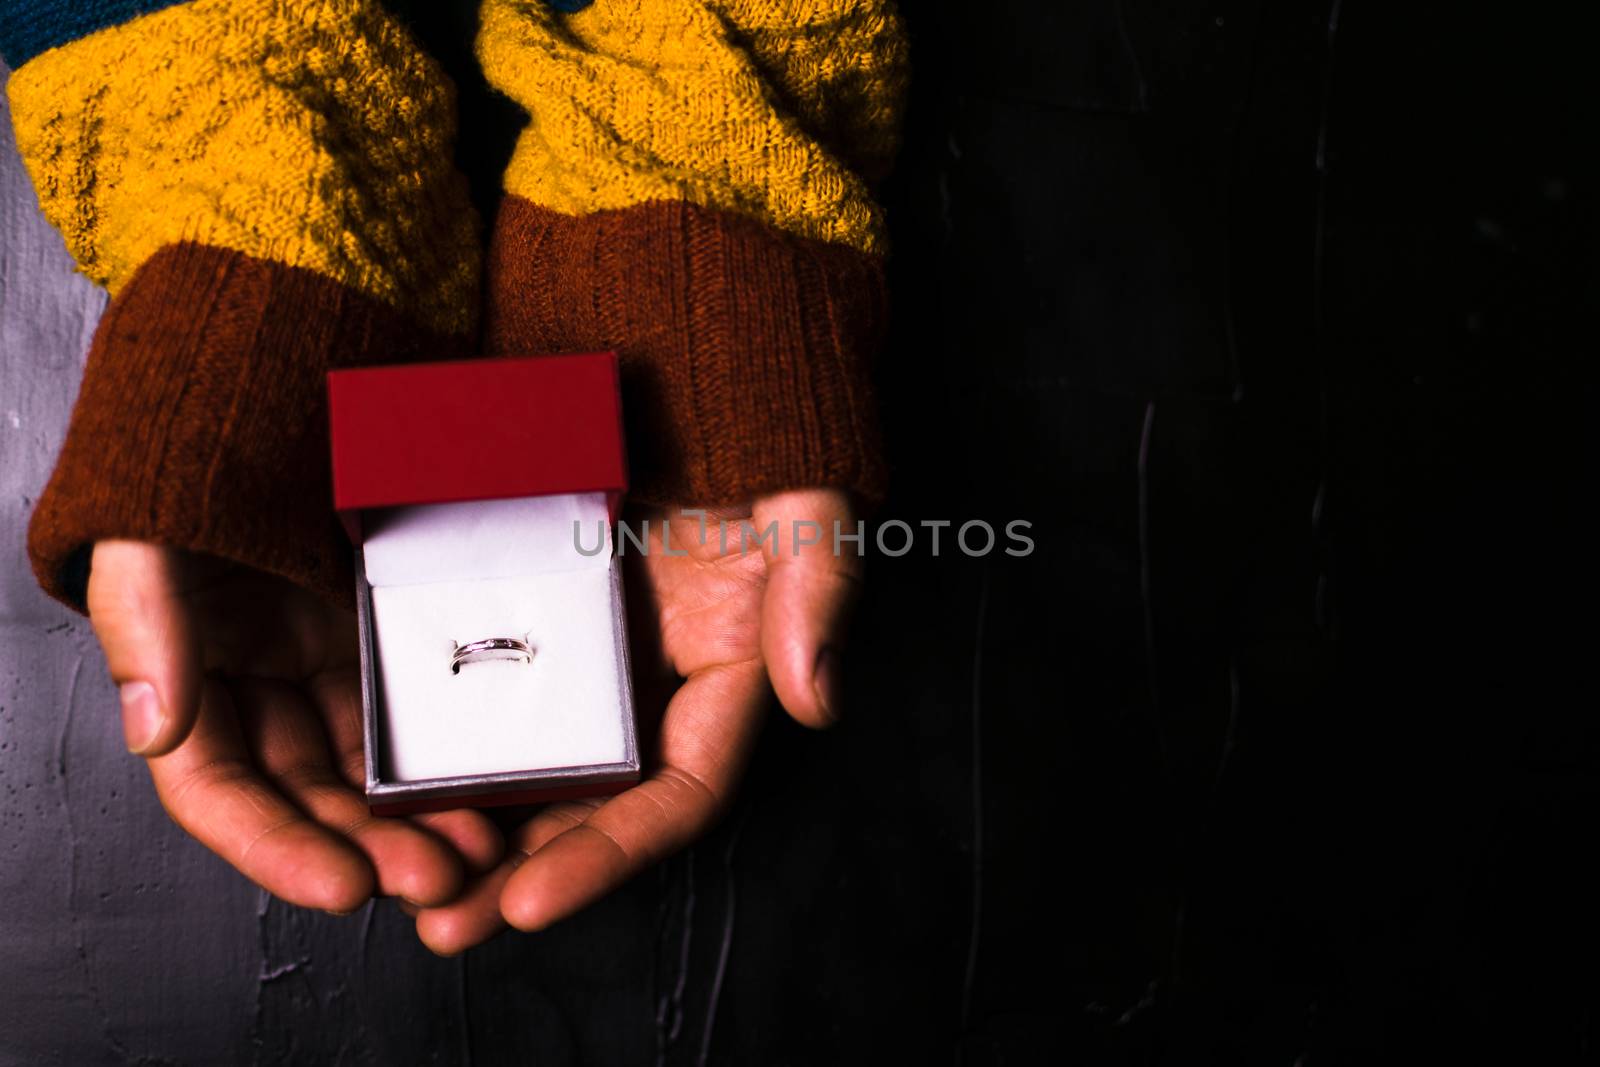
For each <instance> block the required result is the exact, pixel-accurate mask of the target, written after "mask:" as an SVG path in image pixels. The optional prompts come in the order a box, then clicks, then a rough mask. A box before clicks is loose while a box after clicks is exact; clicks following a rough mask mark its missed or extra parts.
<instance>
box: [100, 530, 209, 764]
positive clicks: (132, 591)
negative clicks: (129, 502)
mask: <svg viewBox="0 0 1600 1067" xmlns="http://www.w3.org/2000/svg"><path fill="white" fill-rule="evenodd" d="M91 560H92V562H91V565H90V570H89V590H88V604H89V621H90V622H91V623H92V624H93V626H94V631H95V635H96V636H97V637H99V638H100V645H101V647H102V648H103V649H104V650H105V655H106V665H107V666H108V667H109V668H110V669H111V678H112V680H113V681H114V682H116V683H117V686H118V690H119V693H120V696H121V701H122V730H123V738H124V740H125V741H126V742H127V745H128V750H129V751H131V752H134V753H137V754H138V755H141V756H159V755H163V754H165V753H167V752H171V751H172V750H173V749H174V748H175V747H177V745H178V744H179V743H181V742H182V741H183V739H184V737H186V736H187V735H188V733H189V730H190V728H191V727H192V726H193V724H194V720H195V715H196V714H197V713H198V711H199V706H200V671H201V663H200V650H199V643H198V641H197V639H196V633H195V627H194V625H193V614H192V612H191V610H190V608H189V605H188V602H187V600H186V599H185V591H184V587H183V569H184V560H183V555H182V553H180V552H178V551H176V550H174V549H170V548H164V547H162V546H159V545H150V544H144V543H142V542H137V541H101V542H99V543H98V544H96V545H95V547H94V554H93V556H92V557H91Z"/></svg>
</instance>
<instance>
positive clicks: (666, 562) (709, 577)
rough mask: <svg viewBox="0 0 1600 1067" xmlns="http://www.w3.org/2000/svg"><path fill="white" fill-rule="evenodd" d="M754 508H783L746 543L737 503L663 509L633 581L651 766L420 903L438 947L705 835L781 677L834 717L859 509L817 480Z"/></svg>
mask: <svg viewBox="0 0 1600 1067" xmlns="http://www.w3.org/2000/svg"><path fill="white" fill-rule="evenodd" d="M746 514H747V515H750V520H749V521H750V523H751V526H752V527H753V528H754V529H755V530H764V529H765V528H766V527H767V525H768V524H769V523H772V522H774V521H776V522H777V523H778V524H779V531H780V532H779V541H778V543H777V544H776V545H770V544H769V545H768V546H765V547H764V549H757V548H754V547H752V548H751V549H750V550H749V551H741V543H740V538H739V533H738V529H737V527H736V526H735V525H733V524H734V523H735V522H737V520H738V519H739V518H740V516H738V515H736V514H727V515H719V514H711V515H709V516H707V517H706V518H705V520H703V521H704V523H705V526H704V527H702V519H701V518H700V517H698V516H697V515H694V514H683V513H669V514H667V515H664V516H663V515H655V516H652V517H651V523H650V531H649V538H648V542H647V546H648V551H647V553H646V554H644V555H642V556H635V557H633V562H634V563H635V564H636V566H635V567H634V568H633V571H632V573H631V574H630V575H629V588H628V595H629V611H630V615H631V617H632V622H633V630H634V670H635V679H636V686H637V688H638V690H639V694H640V700H639V704H640V714H641V718H642V719H644V720H646V721H647V722H648V721H649V719H650V718H651V716H652V713H653V712H654V710H655V709H656V708H659V707H660V706H661V705H660V698H661V697H663V696H666V693H667V692H670V696H666V700H665V710H664V711H663V712H662V713H661V716H660V720H659V726H658V727H657V728H656V729H654V730H653V731H652V730H650V729H646V730H645V737H646V742H647V744H646V746H645V751H646V753H647V765H646V775H647V776H646V778H645V779H644V780H643V781H642V782H640V783H639V784H638V785H637V786H634V787H633V788H631V789H628V790H627V791H625V792H623V793H620V794H618V795H617V796H614V797H610V798H603V799H590V800H581V801H570V802H563V803H559V804H552V805H549V806H547V807H544V808H542V809H540V810H538V811H537V812H535V813H534V814H532V815H531V816H530V817H529V818H528V819H527V820H526V821H524V822H522V823H521V824H520V825H519V826H518V827H516V829H515V830H513V831H512V833H511V839H510V842H509V844H510V846H511V847H510V849H509V850H508V853H507V858H506V860H505V861H504V862H502V863H501V864H500V865H499V866H498V867H497V868H496V869H495V870H494V871H492V872H490V873H489V874H488V875H485V876H484V877H482V878H480V879H478V880H477V881H476V882H475V883H474V884H473V885H471V886H470V887H469V888H468V890H467V892H466V893H465V894H463V896H462V897H461V899H459V900H457V901H455V902H453V903H451V904H449V905H446V906H444V907H436V908H420V909H419V908H414V907H408V908H407V910H408V911H409V912H410V913H412V914H414V915H415V916H416V918H417V933H418V935H419V936H420V937H421V938H422V940H423V941H424V943H426V944H427V945H428V946H429V947H430V948H432V949H434V950H435V951H437V952H441V953H446V954H449V953H455V952H460V951H462V950H463V949H466V948H468V947H470V946H472V945H475V944H478V943H479V942H481V941H483V940H485V939H486V938H488V937H490V936H492V935H493V934H494V933H496V932H497V931H498V930H500V929H502V928H503V927H504V926H505V924H506V923H510V924H512V925H514V926H516V927H518V928H520V929H523V930H537V929H541V928H543V927H545V926H548V925H550V924H551V923H553V922H556V921H558V920H559V919H562V918H564V917H566V916H568V915H571V914H573V913H574V912H576V911H578V910H580V909H581V908H583V907H584V906H586V905H587V904H589V903H591V902H593V901H594V900H596V899H598V898H599V897H601V896H604V895H605V894H606V893H608V892H610V891H611V890H612V889H614V888H616V887H617V886H618V885H620V884H621V883H622V882H624V881H626V880H627V879H628V878H629V877H631V876H632V875H634V874H635V873H637V872H638V871H640V870H642V869H644V868H646V867H648V866H650V865H651V864H654V863H656V862H658V861H659V860H661V859H663V858H664V857H666V856H668V855H670V854H671V853H672V852H674V851H676V850H678V849H680V848H682V847H683V846H685V845H686V844H688V843H689V842H691V841H693V840H694V839H695V838H696V837H698V836H699V835H701V834H702V833H704V832H705V830H706V829H708V828H709V827H710V825H711V824H712V823H713V822H714V821H715V820H716V819H717V817H718V816H719V815H720V814H721V812H722V811H723V810H724V809H725V808H726V806H727V804H728V803H729V801H730V800H731V798H732V795H733V791H734V788H735V786H736V785H737V783H738V781H739V778H740V776H741V774H742V773H743V770H744V767H745V765H746V764H747V763H748V761H749V758H750V753H751V749H752V747H753V746H754V744H755V740H756V737H757V735H758V734H759V732H760V727H761V722H762V720H763V718H764V716H765V712H766V707H767V701H768V698H769V695H770V693H771V692H772V691H774V690H775V691H776V693H777V696H778V698H779V700H780V701H781V702H782V704H783V706H784V708H785V709H786V710H787V711H788V712H789V713H790V714H791V715H793V716H794V717H795V718H796V719H798V720H799V721H801V722H804V723H806V724H808V725H811V726H825V725H827V724H829V723H830V722H831V721H832V720H833V718H834V716H835V714H836V712H837V709H838V697H837V693H836V686H837V677H836V674H837V669H838V668H837V651H836V649H837V643H838V641H839V639H840V637H841V634H840V629H841V627H842V624H843V621H844V616H845V613H846V611H847V610H848V607H849V602H850V600H851V599H852V597H853V593H854V590H855V585H856V581H857V568H858V564H857V561H856V559H855V557H854V556H852V555H844V556H838V555H835V554H834V552H833V545H832V524H833V522H834V521H836V520H837V521H840V522H844V521H846V520H847V519H848V517H849V505H848V503H847V501H846V500H845V498H844V496H843V495H842V494H839V493H836V492H832V491H826V490H808V491H800V492H793V493H783V494H777V495H774V496H769V497H765V498H762V499H760V500H758V501H757V502H756V504H755V507H754V509H753V514H752V513H750V512H747V513H746ZM723 519H726V520H728V522H729V524H730V525H729V530H730V534H729V537H728V538H727V542H728V543H727V545H726V546H725V547H724V545H723V544H722V538H721V536H720V534H719V527H718V522H719V520H723ZM663 520H664V521H665V525H663ZM796 520H799V521H801V522H810V523H815V524H816V526H817V528H818V529H820V530H821V531H822V532H823V538H822V543H819V544H816V545H813V546H809V547H802V548H800V549H799V551H798V552H796V551H795V550H794V546H793V543H792V541H791V540H790V538H791V535H792V533H793V530H794V527H793V523H794V522H795V521H796ZM702 529H704V530H705V534H706V536H705V537H704V538H703V539H702V537H701V530H702ZM664 530H665V531H670V532H667V533H666V534H665V539H664V534H663V531H664ZM814 536H815V534H814V533H813V532H810V531H807V532H806V533H805V534H804V537H805V539H808V540H809V539H811V538H812V537H814ZM752 545H753V541H752ZM668 548H670V549H671V551H672V552H673V553H678V552H682V554H681V555H678V554H673V555H669V554H668V553H667V549H668ZM679 679H681V683H680V682H679V681H678V680H679ZM674 684H676V689H675V690H672V689H671V687H672V686H673V685H674ZM769 685H770V688H769Z"/></svg>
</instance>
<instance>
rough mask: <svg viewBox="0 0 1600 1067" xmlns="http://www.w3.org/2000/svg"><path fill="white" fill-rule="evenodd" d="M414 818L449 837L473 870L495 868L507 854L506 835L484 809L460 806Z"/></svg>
mask: <svg viewBox="0 0 1600 1067" xmlns="http://www.w3.org/2000/svg"><path fill="white" fill-rule="evenodd" d="M412 820H413V821H414V822H416V823H418V824H419V825H421V826H423V827H424V828H426V829H427V830H429V831H430V832H432V833H433V834H435V835H437V836H438V837H440V838H442V839H443V840H444V841H446V842H447V843H448V844H449V845H450V847H452V848H454V849H455V850H456V854H457V855H459V856H460V857H461V861H462V863H464V864H465V865H466V868H467V870H468V871H470V872H471V873H473V874H483V873H485V872H487V871H490V870H493V869H494V866H495V864H497V863H499V862H500V860H501V859H502V858H504V856H505V852H506V843H505V838H504V837H502V836H501V834H500V831H499V830H498V829H496V828H495V825H494V822H493V821H492V820H491V819H490V818H489V817H488V816H487V815H485V814H484V813H483V812H481V811H471V810H469V809H467V808H457V809H456V810H454V811H436V812H431V813H429V814H426V815H415V816H412Z"/></svg>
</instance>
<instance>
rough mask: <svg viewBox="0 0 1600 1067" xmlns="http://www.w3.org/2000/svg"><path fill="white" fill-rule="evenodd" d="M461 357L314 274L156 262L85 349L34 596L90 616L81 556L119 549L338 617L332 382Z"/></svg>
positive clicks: (161, 256)
mask: <svg viewBox="0 0 1600 1067" xmlns="http://www.w3.org/2000/svg"><path fill="white" fill-rule="evenodd" d="M462 348H463V345H462V343H461V342H460V341H459V340H449V339H444V338H440V337H439V336H437V335H433V334H430V333H428V332H427V331H424V330H421V329H419V328H417V327H416V326H415V325H414V324H413V323H412V322H411V321H410V320H409V319H407V318H406V317H405V316H403V315H401V314H400V313H399V312H397V311H396V310H394V309H392V308H390V307H388V306H386V305H383V304H380V303H378V302H377V301H374V300H372V299H371V298H368V297H364V296H362V295H360V294H358V293H355V292H353V291H352V290H350V289H347V288H345V287H344V286H341V285H339V284H338V283H336V282H334V281H332V280H330V279H328V278H326V277H324V276H322V275H320V274H316V273H313V272H311V271H308V270H303V269H300V268H295V267H286V266H282V265H280V264H275V263H270V262H266V261H262V260H258V259H254V258H252V257H249V256H245V255H242V254H240V253H237V252H230V251H225V250H221V249H217V248H210V247H207V246H203V245H196V244H178V245H171V246H168V247H166V248H164V249H162V250H161V251H160V252H158V253H157V254H156V255H154V256H152V257H151V258H150V259H149V260H148V261H147V262H146V263H145V264H144V265H143V266H142V267H140V269H139V270H138V272H137V273H136V274H135V275H134V277H133V278H132V279H131V280H130V281H129V282H128V284H127V285H126V286H125V287H124V288H123V290H122V291H121V292H120V293H119V294H118V295H117V297H116V299H114V300H113V301H112V302H111V305H110V307H109V308H107V310H106V313H105V315H104V317H103V318H102V319H101V321H100V325H99V328H98V330H97V331H96V333H95V338H94V343H93V345H92V346H91V348H90V350H89V359H88V365H87V367H86V368H85V370H84V376H83V385H82V387H81V389H80V392H79V394H78V401H77V404H76V406H75V407H74V408H73V412H72V419H71V422H70V424H69V426H68V430H67V437H66V441H65V443H64V444H63V446H62V450H61V455H60V458H59V459H58V461H57V463H56V468H55V471H54V473H53V474H52V475H51V478H50V482H49V484H48V486H46V488H45V491H44V494H43V496H42V497H41V498H40V500H39V503H38V506H37V507H36V508H35V510H34V513H33V520H32V523H31V525H30V527H29V531H28V534H29V536H28V550H29V554H30V556H31V557H32V560H33V567H34V572H35V574H36V575H37V576H38V579H39V583H40V584H41V585H42V586H43V587H44V589H45V591H46V592H48V593H50V594H51V595H52V596H55V597H57V598H58V599H60V600H62V601H64V602H66V603H67V604H69V605H71V606H73V607H75V608H77V609H79V610H83V607H84V594H85V589H86V581H87V577H88V569H87V561H88V554H89V551H90V549H92V547H93V545H94V543H95V542H97V541H101V540H106V539H113V538H116V539H130V540H141V541H153V542H156V543H160V544H164V545H171V546H174V547H178V548H184V549H189V550H192V551H195V552H202V553H207V554H210V555H215V556H220V557H223V558H226V559H230V560H234V561H237V562H239V563H243V564H246V565H248V566H251V567H254V568H257V569H260V570H263V571H268V572H271V573H273V574H278V575H281V576H283V577H285V578H287V579H289V580H291V581H293V582H296V583H298V584H300V585H302V586H306V587H308V588H311V589H314V590H316V591H318V592H320V593H323V594H324V595H326V596H328V597H329V598H330V599H333V600H335V601H338V602H347V601H348V600H349V599H350V596H351V591H352V586H351V582H352V580H353V575H352V572H351V552H350V546H349V543H348V541H347V540H346V539H345V538H344V536H343V534H342V533H341V532H340V530H339V528H338V524H337V522H336V521H335V519H334V516H333V512H332V503H331V501H332V494H331V491H330V488H329V474H328V430H327V398H326V385H325V375H326V373H327V371H328V370H329V369H330V368H333V367H343V366H360V365H363V364H368V363H387V362H401V361H405V360H411V359H422V358H428V359H440V358H449V357H451V356H454V355H459V354H461V353H462Z"/></svg>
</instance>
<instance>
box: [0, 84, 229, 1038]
mask: <svg viewBox="0 0 1600 1067" xmlns="http://www.w3.org/2000/svg"><path fill="white" fill-rule="evenodd" d="M0 220H3V230H4V234H5V238H4V242H3V243H0V558H3V561H4V562H3V564H0V625H3V626H4V636H3V638H0V850H3V853H0V855H3V859H0V900H3V901H4V902H5V906H4V907H3V908H0V983H3V986H4V990H5V995H4V996H0V1035H3V1036H0V1061H4V1062H5V1063H7V1064H13V1063H14V1064H54V1063H61V1064H96V1063H124V1062H127V1061H129V1060H131V1059H134V1058H137V1057H155V1058H157V1059H160V1058H164V1057H165V1056H167V1055H169V1054H170V1053H171V1052H172V1051H173V1050H175V1049H177V1048H184V1049H186V1050H187V1051H188V1054H189V1055H191V1056H193V1057H194V1058H195V1059H196V1060H200V1061H204V1062H225V1061H232V1060H237V1059H240V1058H241V1053H243V1051H244V1050H243V1049H241V1048H240V1047H239V1044H238V1043H239V1041H240V1040H241V1039H242V1038H243V1036H244V1031H243V1030H241V1029H238V1028H236V1027H234V1026H232V1025H230V1023H229V1021H228V1019H227V1018H226V1015H227V1013H228V1012H229V1011H230V1010H231V1011H232V1012H234V1013H236V1015H237V1017H240V1018H244V1017H248V1015H249V1013H250V1012H251V1011H252V1010H253V1006H254V1004H253V997H254V992H255V990H256V988H257V984H256V981H255V970H256V968H255V966H254V964H253V962H252V961H253V960H254V959H255V958H256V957H257V956H258V954H259V946H258V944H257V938H256V932H255V929H254V927H255V913H256V910H257V901H256V893H255V891H254V890H253V889H252V888H251V887H250V886H248V885H247V884H245V883H244V882H243V881H242V880H241V879H239V878H236V877H232V876H230V875H229V874H228V873H227V872H226V871H225V870H224V869H223V868H222V865H221V863H220V862H219V861H217V860H216V859H214V858H213V857H211V856H210V855H209V854H208V853H206V852H205V851H204V850H203V849H200V848H198V847H197V846H195V845H194V844H193V843H191V842H189V841H188V840H187V839H186V838H185V837H184V835H183V834H181V833H180V832H179V831H178V829H177V828H176V827H175V826H173V825H172V824H171V823H170V822H169V821H168V820H167V818H166V816H165V814H164V813H163V812H162V811H161V808H160V805H159V804H158V803H157V802H156V799H155V796H154V794H153V793H152V791H151V789H150V786H149V780H148V777H147V776H146V774H145V772H144V768H143V767H142V766H141V765H140V763H139V761H137V760H135V759H133V758H132V757H130V756H128V755H127V753H126V751H125V750H124V749H123V746H122V742H121V727H120V723H119V721H118V717H117V704H116V693H115V689H114V688H113V686H112V685H111V682H110V679H109V678H108V676H107V674H106V667H105V662H104V660H103V659H102V658H101V655H100V651H99V647H98V645H96V643H95V640H94V635H93V633H92V632H91V631H90V629H89V627H88V625H87V623H86V622H85V620H83V619H82V618H80V617H79V616H77V615H76V614H74V613H72V612H69V611H67V610H66V609H64V608H62V607H61V606H60V605H58V604H56V603H55V602H53V601H51V600H49V599H48V598H46V597H45V596H44V594H42V593H41V592H39V590H38V587H37V586H36V585H35V584H34V582H33V578H32V574H31V572H30V571H29V569H28V566H27V561H26V559H25V557H24V553H23V534H24V531H25V529H26V527H27V519H28V513H29V511H30V510H31V507H32V502H33V500H34V499H35V498H36V497H37V496H38V494H39V491H40V489H41V488H42V487H43V485H44V481H45V478H46V477H47V476H48V474H49V471H50V466H51V461H52V459H53V457H54V453H55V449H56V448H57V446H58V445H59V443H60V440H61V437H62V435H63V433H64V432H65V428H66V422H67V415H68V412H69V411H70V410H71V405H72V399H73V396H74V395H75V393H76V391H77V384H78V377H79V375H80V374H81V372H82V367H83V356H84V352H85V351H86V348H87V345H88V343H89V338H90V336H91V334H92V332H93V330H94V325H95V323H96V321H97V320H98V318H99V316H100V312H101V310H102V309H103V308H104V306H105V295H104V293H103V292H101V291H100V290H99V289H98V288H96V287H95V286H93V285H91V284H90V283H89V282H88V281H87V280H85V279H84V278H82V277H80V276H78V275H76V274H74V272H73V269H72V260H71V258H70V257H69V256H68V255H67V252H66V249H65V247H63V245H62V242H61V238H60V236H59V235H58V234H57V233H56V232H55V231H54V230H53V229H51V227H50V226H49V224H47V223H46V222H45V220H44V218H43V217H42V216H41V215H40V214H39V211H38V207H37V202H36V200H35V198H34V194H33V190H32V187H31V186H30V185H29V183H28V178H27V175H26V174H25V173H24V171H23V168H22V165H21V162H20V161H19V160H18V158H17V155H16V148H15V145H14V144H13V142H12V134H11V119H10V116H9V114H6V115H5V116H4V118H3V119H0ZM200 1003H211V1004H214V1005H217V1006H219V1007H221V1008H223V1009H224V1010H223V1012H222V1013H221V1014H213V1013H205V1012H195V1011H192V1010H187V1008H188V1006H192V1005H196V1004H200Z"/></svg>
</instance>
